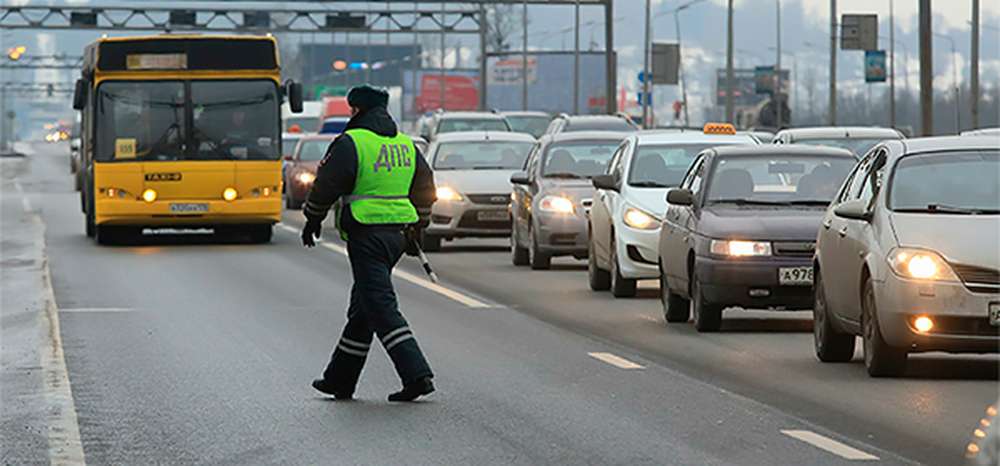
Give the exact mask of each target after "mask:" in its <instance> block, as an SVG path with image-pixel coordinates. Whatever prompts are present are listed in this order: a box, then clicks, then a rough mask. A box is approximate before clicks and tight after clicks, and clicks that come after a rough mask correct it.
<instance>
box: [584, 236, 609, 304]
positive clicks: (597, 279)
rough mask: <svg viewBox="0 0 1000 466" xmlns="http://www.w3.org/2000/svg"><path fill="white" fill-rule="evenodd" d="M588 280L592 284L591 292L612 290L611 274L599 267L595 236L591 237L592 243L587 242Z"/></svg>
mask: <svg viewBox="0 0 1000 466" xmlns="http://www.w3.org/2000/svg"><path fill="white" fill-rule="evenodd" d="M587 279H588V281H589V282H590V289H591V290H594V291H606V290H607V289H608V288H611V274H609V273H608V271H607V270H604V269H602V268H600V267H599V266H598V265H597V255H596V254H595V253H594V238H593V235H591V238H590V241H587Z"/></svg>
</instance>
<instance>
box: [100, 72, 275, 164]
mask: <svg viewBox="0 0 1000 466" xmlns="http://www.w3.org/2000/svg"><path fill="white" fill-rule="evenodd" d="M186 84H187V83H185V82H182V81H142V82H136V81H109V82H106V83H103V84H101V86H100V87H99V88H98V90H97V108H96V112H95V120H96V123H97V124H96V126H97V144H96V151H95V158H96V159H97V160H98V161H102V162H107V161H136V160H138V161H169V160H277V159H278V158H279V156H280V154H279V149H280V147H279V146H280V144H279V141H280V139H279V133H278V129H279V124H278V121H277V117H276V115H277V114H278V105H279V98H278V93H277V86H276V85H275V84H274V82H272V81H268V80H240V81H192V82H190V84H189V85H186ZM262 115H264V117H262ZM266 115H274V117H267V116H266Z"/></svg>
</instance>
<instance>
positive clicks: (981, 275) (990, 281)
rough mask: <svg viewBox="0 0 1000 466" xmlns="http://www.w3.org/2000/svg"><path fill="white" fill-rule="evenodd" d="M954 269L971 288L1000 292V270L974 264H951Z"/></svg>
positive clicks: (981, 291)
mask: <svg viewBox="0 0 1000 466" xmlns="http://www.w3.org/2000/svg"><path fill="white" fill-rule="evenodd" d="M951 268H952V270H954V271H955V274H957V275H958V278H959V279H961V280H962V282H964V283H965V286H966V287H968V288H969V289H970V290H972V291H975V292H979V293H998V292H1000V270H996V269H988V268H985V267H976V266H973V265H963V264H951Z"/></svg>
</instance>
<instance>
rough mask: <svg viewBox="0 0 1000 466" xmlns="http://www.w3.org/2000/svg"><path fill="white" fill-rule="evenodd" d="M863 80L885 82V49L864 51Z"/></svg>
mask: <svg viewBox="0 0 1000 466" xmlns="http://www.w3.org/2000/svg"><path fill="white" fill-rule="evenodd" d="M865 82H866V83H884V82H885V50H867V51H865Z"/></svg>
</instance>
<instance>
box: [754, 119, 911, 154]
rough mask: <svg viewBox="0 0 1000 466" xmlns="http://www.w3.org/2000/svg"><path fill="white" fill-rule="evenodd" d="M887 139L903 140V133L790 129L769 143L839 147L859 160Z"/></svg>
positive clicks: (844, 128)
mask: <svg viewBox="0 0 1000 466" xmlns="http://www.w3.org/2000/svg"><path fill="white" fill-rule="evenodd" d="M887 139H903V133H900V132H899V131H897V130H895V129H892V128H877V127H868V126H821V127H815V128H790V129H783V130H781V131H778V133H777V134H775V135H774V139H773V140H772V141H771V142H772V143H774V144H806V145H810V146H832V147H840V148H842V149H847V150H849V151H851V152H854V154H855V155H857V156H858V157H859V158H860V157H861V156H862V155H864V154H866V153H867V152H868V150H869V149H871V148H872V147H874V146H875V144H878V143H879V142H882V141H885V140H887Z"/></svg>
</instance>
